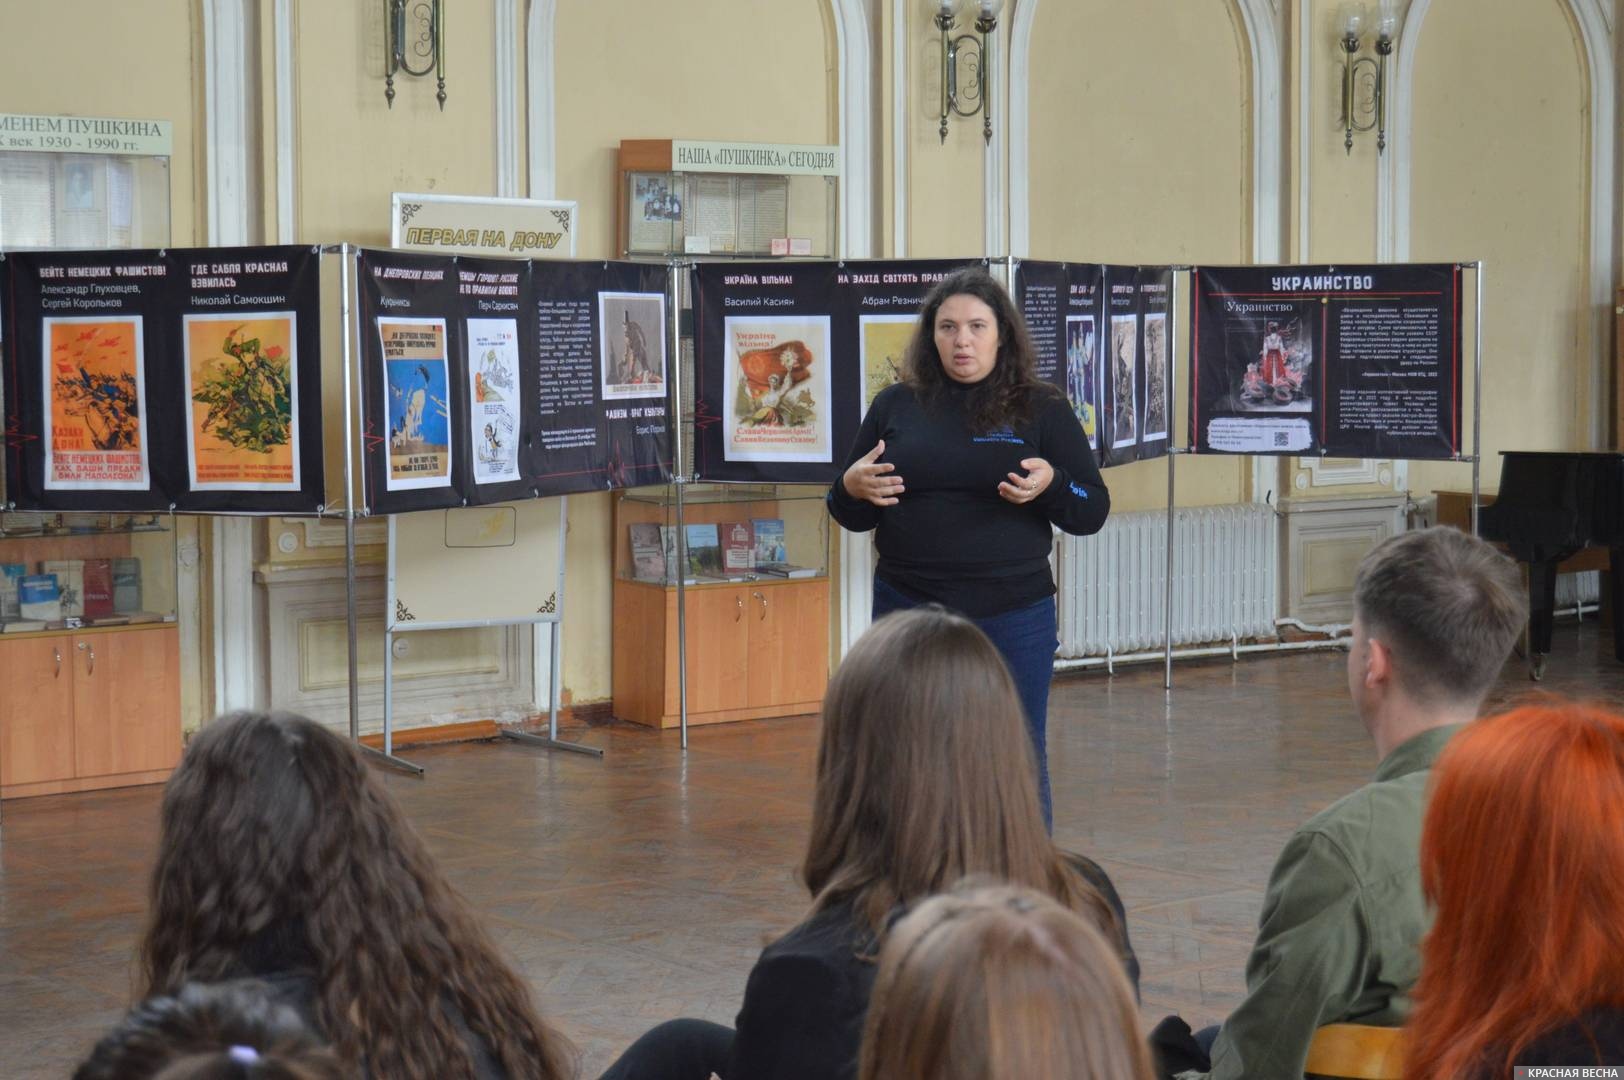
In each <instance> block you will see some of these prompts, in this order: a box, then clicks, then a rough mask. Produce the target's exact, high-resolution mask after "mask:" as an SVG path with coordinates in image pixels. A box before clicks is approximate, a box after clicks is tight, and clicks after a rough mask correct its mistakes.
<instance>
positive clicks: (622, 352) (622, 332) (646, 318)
mask: <svg viewBox="0 0 1624 1080" xmlns="http://www.w3.org/2000/svg"><path fill="white" fill-rule="evenodd" d="M598 338H599V342H600V349H601V357H600V362H601V364H602V369H603V370H602V376H601V381H602V383H603V399H604V400H605V401H616V400H620V399H625V398H649V397H664V396H665V294H664V293H619V292H603V293H599V294H598Z"/></svg>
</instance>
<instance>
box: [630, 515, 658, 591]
mask: <svg viewBox="0 0 1624 1080" xmlns="http://www.w3.org/2000/svg"><path fill="white" fill-rule="evenodd" d="M627 532H628V534H629V536H630V539H631V545H632V576H633V577H635V578H637V579H638V580H639V581H664V580H665V577H666V573H665V571H666V565H665V561H666V560H665V545H664V544H663V543H662V542H661V538H660V527H659V526H658V525H656V524H654V523H653V522H641V521H639V522H633V523H632V524H631V525H629V526H627Z"/></svg>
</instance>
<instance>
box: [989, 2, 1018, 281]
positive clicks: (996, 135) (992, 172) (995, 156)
mask: <svg viewBox="0 0 1624 1080" xmlns="http://www.w3.org/2000/svg"><path fill="white" fill-rule="evenodd" d="M1008 32H1009V31H1008V27H1007V25H1006V24H1005V23H999V27H998V29H997V30H996V31H994V32H993V33H992V34H991V35H990V36H989V37H988V38H987V56H985V57H983V58H982V62H983V63H985V64H986V65H987V68H988V78H987V94H988V99H989V101H990V106H989V107H990V108H991V110H992V142H990V143H985V142H984V143H983V145H982V154H981V161H982V176H983V183H984V185H985V187H984V189H983V190H984V191H985V192H986V198H985V199H984V200H983V202H982V206H983V207H984V208H985V212H986V222H985V224H984V227H983V233H984V236H985V245H986V249H987V250H986V255H987V257H988V258H989V259H999V258H1003V257H1004V256H1005V255H1008V254H1009V253H1010V247H1009V232H1008V228H1007V225H1008V221H1009V211H1008V208H1009V202H1010V190H1009V189H1008V188H1007V187H1006V186H1005V177H1006V176H1007V164H1008V162H1009V118H1008V117H1007V116H1001V115H999V111H998V110H999V108H1000V105H999V103H1000V102H1007V101H1008V100H1009V88H1010V86H1011V85H1012V84H1013V83H1014V76H1013V74H1012V72H1013V70H1014V68H1013V65H1008V64H1005V63H1004V55H1003V53H1004V50H1003V48H1002V45H1003V41H1004V36H1005V35H1006V34H1007V33H1008Z"/></svg>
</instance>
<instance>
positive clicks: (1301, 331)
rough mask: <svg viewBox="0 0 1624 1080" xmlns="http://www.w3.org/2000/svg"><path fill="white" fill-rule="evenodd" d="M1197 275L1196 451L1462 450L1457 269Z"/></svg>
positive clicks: (1442, 453)
mask: <svg viewBox="0 0 1624 1080" xmlns="http://www.w3.org/2000/svg"><path fill="white" fill-rule="evenodd" d="M1194 277H1195V288H1194V290H1193V292H1192V295H1191V300H1190V306H1191V319H1192V334H1193V337H1194V340H1195V349H1194V352H1195V356H1194V363H1193V365H1192V366H1193V369H1194V375H1193V378H1192V380H1191V388H1190V396H1191V408H1190V439H1191V446H1192V448H1194V449H1195V450H1196V451H1198V452H1203V453H1214V452H1215V453H1240V454H1331V455H1335V456H1338V457H1392V458H1410V459H1426V458H1433V459H1448V458H1452V457H1454V456H1456V455H1457V454H1458V453H1459V447H1460V306H1459V305H1460V280H1459V273H1458V271H1457V270H1456V268H1455V267H1453V266H1448V265H1440V266H1405V265H1370V266H1274V267H1203V268H1200V269H1198V270H1197V271H1196V272H1195V275H1194Z"/></svg>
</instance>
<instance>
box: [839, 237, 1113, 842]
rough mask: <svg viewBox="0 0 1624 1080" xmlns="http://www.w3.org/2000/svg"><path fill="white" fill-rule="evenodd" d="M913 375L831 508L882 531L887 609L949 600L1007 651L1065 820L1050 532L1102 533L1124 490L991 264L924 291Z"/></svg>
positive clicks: (877, 600)
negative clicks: (1036, 354)
mask: <svg viewBox="0 0 1624 1080" xmlns="http://www.w3.org/2000/svg"><path fill="white" fill-rule="evenodd" d="M903 376H904V377H903V381H902V382H901V383H899V384H898V385H896V386H891V387H887V388H886V389H885V390H883V391H881V393H880V394H879V395H878V396H877V397H876V398H875V399H874V404H873V405H871V406H870V407H869V410H868V415H867V416H866V417H864V419H863V424H862V427H861V428H860V429H859V431H858V433H857V442H856V445H855V446H853V447H852V449H851V453H850V454H849V455H848V456H847V459H846V470H845V472H844V473H843V474H842V475H841V477H840V478H839V479H838V480H836V481H835V483H834V485H833V486H832V487H831V488H830V490H829V495H828V499H827V501H828V505H829V513H830V515H831V516H832V517H833V518H834V519H835V520H836V521H838V522H839V523H840V524H841V525H842V526H844V527H845V528H847V529H850V530H852V531H853V532H866V531H868V530H869V529H877V530H878V532H877V535H876V546H877V547H878V549H879V555H880V561H879V566H878V567H877V568H876V570H875V575H874V609H873V617H874V618H876V619H877V618H879V617H880V616H881V615H884V614H886V613H888V612H891V611H895V610H897V609H899V608H907V607H914V606H916V605H919V604H926V603H938V604H941V605H943V606H945V607H948V608H951V609H952V610H954V611H958V612H960V613H962V614H964V615H966V616H968V617H969V618H970V619H972V620H973V621H974V622H975V623H976V625H977V626H979V627H981V629H982V630H983V631H985V633H986V634H987V636H988V637H990V638H991V639H992V641H993V644H995V645H996V646H998V651H999V652H1000V653H1002V654H1003V657H1004V661H1005V663H1007V664H1008V665H1009V669H1010V673H1011V674H1012V675H1013V676H1014V679H1015V685H1016V688H1017V690H1018V691H1019V692H1020V697H1021V704H1022V705H1023V706H1024V708H1025V710H1026V722H1027V730H1028V731H1029V732H1030V733H1031V736H1032V750H1033V753H1034V756H1035V758H1036V761H1037V769H1038V788H1039V794H1040V797H1041V799H1042V803H1043V818H1044V821H1045V823H1046V824H1049V825H1051V827H1052V825H1053V811H1052V808H1051V802H1050V795H1049V767H1048V757H1047V752H1046V749H1045V741H1046V740H1045V728H1046V724H1047V719H1048V711H1049V681H1050V678H1051V677H1052V675H1053V673H1054V651H1055V648H1056V646H1057V645H1058V644H1059V642H1058V641H1057V640H1056V638H1055V604H1054V593H1055V585H1054V576H1053V574H1051V572H1050V570H1049V552H1050V548H1051V546H1052V543H1053V534H1052V531H1051V529H1050V526H1051V525H1055V526H1058V527H1059V528H1061V529H1063V530H1064V531H1066V532H1068V533H1073V534H1076V535H1086V534H1088V533H1094V532H1098V531H1099V530H1100V527H1101V526H1103V525H1104V524H1105V516H1106V514H1107V513H1109V512H1110V508H1111V496H1110V493H1109V492H1107V491H1106V489H1105V483H1104V481H1103V480H1101V478H1100V470H1099V466H1098V465H1097V464H1095V461H1094V454H1093V451H1092V450H1090V449H1089V446H1088V438H1087V436H1085V435H1084V434H1083V429H1082V427H1081V425H1079V424H1078V422H1077V418H1076V417H1075V416H1074V415H1073V414H1072V411H1071V408H1070V406H1069V405H1068V404H1067V402H1066V399H1065V397H1064V395H1062V394H1061V392H1060V391H1059V390H1058V389H1057V388H1056V387H1053V386H1051V385H1050V384H1049V383H1046V382H1043V381H1042V380H1040V379H1039V378H1038V377H1037V372H1036V367H1035V365H1034V359H1033V352H1032V343H1031V340H1030V338H1028V336H1027V333H1026V327H1025V325H1024V324H1023V323H1022V321H1021V316H1020V313H1019V312H1017V311H1016V310H1015V305H1014V304H1013V303H1012V302H1011V301H1010V298H1009V294H1008V293H1006V292H1005V291H1004V289H1003V287H1002V286H1000V285H999V284H998V283H997V282H996V281H994V280H993V279H992V277H991V276H990V275H989V274H988V273H987V272H986V271H985V270H983V269H981V268H980V267H970V268H966V269H964V270H958V271H955V272H954V273H952V274H950V275H949V276H948V277H947V278H946V279H945V280H943V281H942V282H941V283H940V284H938V285H937V286H936V288H934V289H932V290H931V292H930V295H929V296H927V297H926V298H925V304H924V308H923V309H922V310H921V311H920V314H919V324H918V326H917V327H916V328H915V330H914V335H913V338H912V339H911V340H910V341H909V344H908V351H907V355H906V357H905V360H904V370H903Z"/></svg>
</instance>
